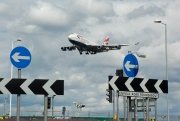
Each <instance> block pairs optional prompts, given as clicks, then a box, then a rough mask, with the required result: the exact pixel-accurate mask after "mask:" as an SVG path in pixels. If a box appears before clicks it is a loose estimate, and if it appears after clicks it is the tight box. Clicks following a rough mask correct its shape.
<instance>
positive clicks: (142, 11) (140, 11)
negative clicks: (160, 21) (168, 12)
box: [127, 5, 165, 20]
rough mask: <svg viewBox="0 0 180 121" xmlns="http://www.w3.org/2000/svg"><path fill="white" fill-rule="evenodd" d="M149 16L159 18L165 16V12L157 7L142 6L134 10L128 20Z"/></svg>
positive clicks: (129, 14) (128, 15)
mask: <svg viewBox="0 0 180 121" xmlns="http://www.w3.org/2000/svg"><path fill="white" fill-rule="evenodd" d="M147 15H151V16H154V15H157V16H164V15H165V11H164V10H163V9H162V8H161V7H158V6H156V5H151V6H140V7H138V8H136V9H134V10H133V11H132V12H130V13H128V14H127V18H128V19H129V20H131V19H136V18H139V17H145V16H147Z"/></svg>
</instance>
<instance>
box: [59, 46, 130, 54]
mask: <svg viewBox="0 0 180 121" xmlns="http://www.w3.org/2000/svg"><path fill="white" fill-rule="evenodd" d="M121 46H129V44H114V45H112V44H110V45H85V46H83V47H80V46H69V47H61V49H62V50H63V51H66V50H69V51H72V50H76V49H77V50H78V51H79V53H80V54H82V52H83V51H86V54H89V53H90V54H96V53H101V52H108V51H109V50H120V49H121Z"/></svg>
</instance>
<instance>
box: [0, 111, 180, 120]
mask: <svg viewBox="0 0 180 121" xmlns="http://www.w3.org/2000/svg"><path fill="white" fill-rule="evenodd" d="M29 112H31V113H29ZM163 116H164V114H158V116H157V121H167V116H165V117H164V118H163ZM122 117H124V114H123V112H120V121H124V119H123V118H122ZM132 117H133V114H132ZM143 117H144V118H145V116H144V115H142V113H140V114H138V121H145V120H144V118H143ZM20 119H21V121H27V120H34V119H35V120H43V115H42V111H39V112H37V111H23V112H21V116H20ZM48 119H49V121H50V120H54V121H56V120H57V121H61V120H62V119H63V120H67V121H68V120H69V121H79V120H80V121H111V120H112V119H113V114H112V112H91V111H74V112H73V111H68V110H67V111H66V115H65V117H64V116H63V115H62V112H61V111H54V117H52V112H51V111H49V112H48ZM149 119H150V121H156V120H155V115H152V114H150V116H149ZM169 119H170V121H180V115H172V114H171V115H169ZM3 120H6V121H15V120H16V116H12V118H11V119H9V118H8V116H6V117H5V116H0V121H3ZM132 121H134V118H133V120H132Z"/></svg>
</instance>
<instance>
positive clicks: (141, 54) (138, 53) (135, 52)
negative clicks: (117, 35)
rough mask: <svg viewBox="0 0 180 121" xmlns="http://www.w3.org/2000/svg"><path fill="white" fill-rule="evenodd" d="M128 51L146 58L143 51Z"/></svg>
mask: <svg viewBox="0 0 180 121" xmlns="http://www.w3.org/2000/svg"><path fill="white" fill-rule="evenodd" d="M128 53H131V54H136V55H137V56H138V57H140V58H146V55H145V54H143V53H141V52H137V51H128Z"/></svg>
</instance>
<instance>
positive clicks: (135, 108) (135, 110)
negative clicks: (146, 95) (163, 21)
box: [134, 97, 137, 121]
mask: <svg viewBox="0 0 180 121" xmlns="http://www.w3.org/2000/svg"><path fill="white" fill-rule="evenodd" d="M134 102H135V105H134V106H135V117H134V119H135V121H137V97H135V101H134Z"/></svg>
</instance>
